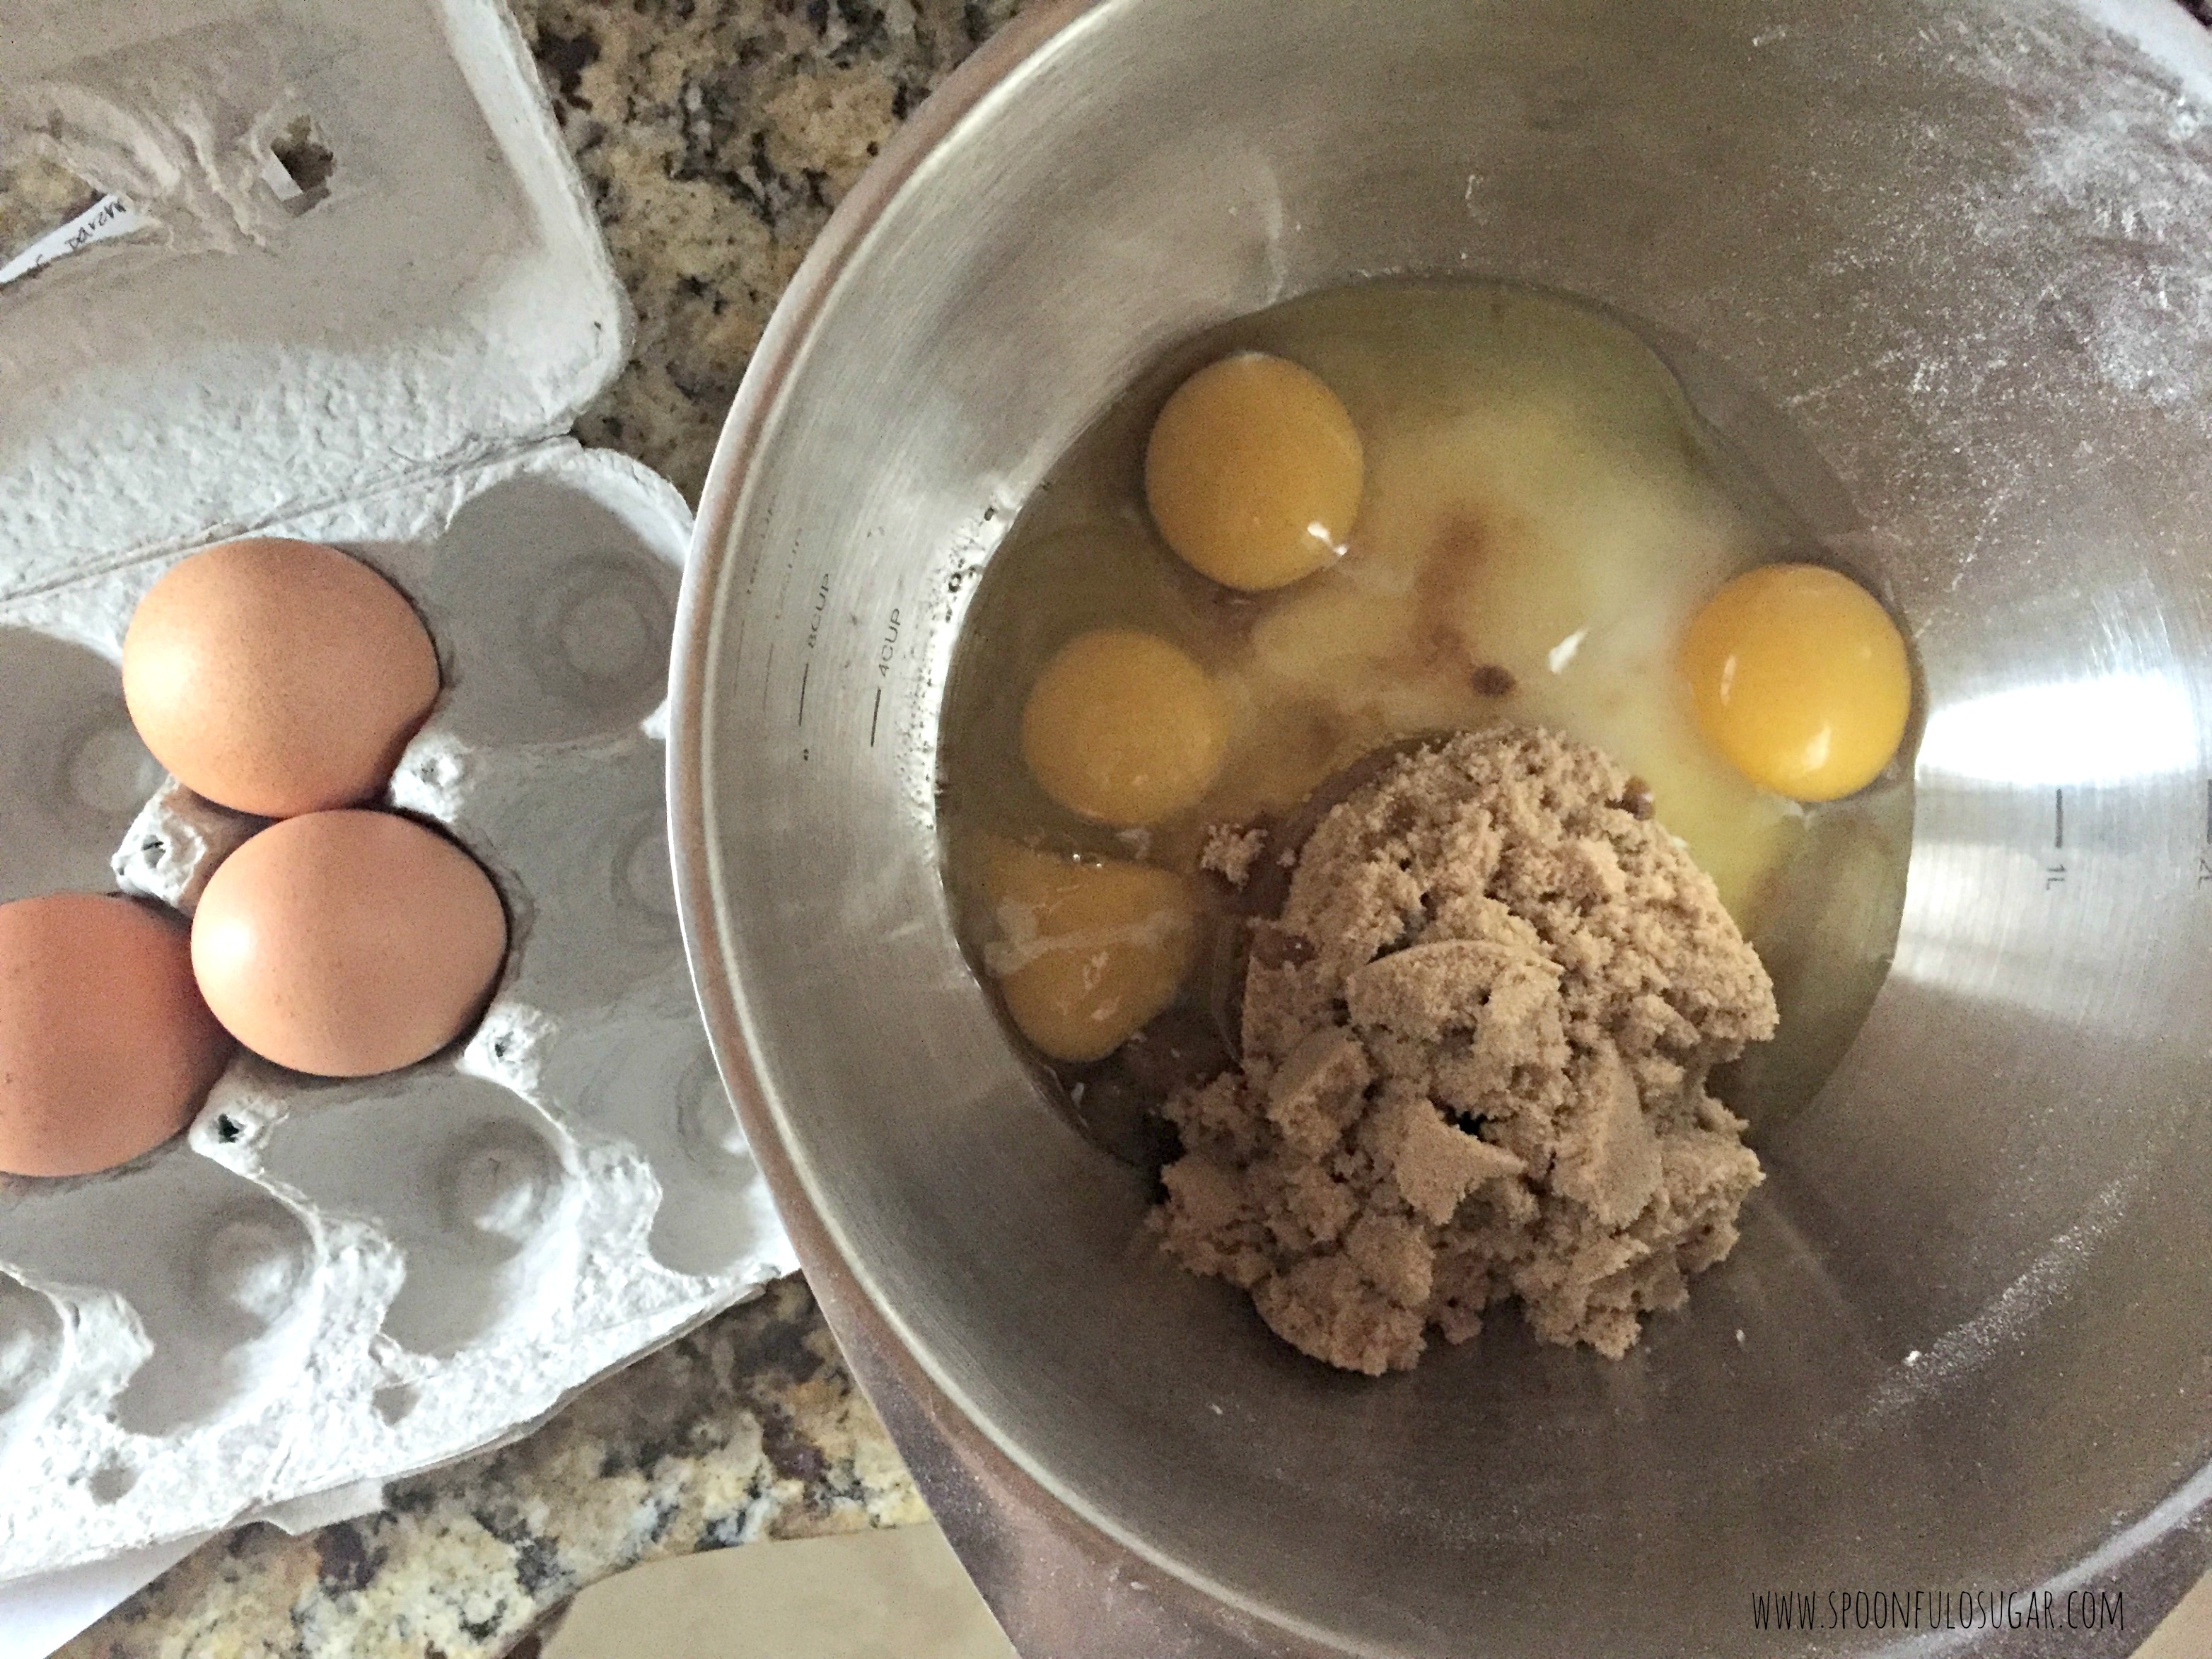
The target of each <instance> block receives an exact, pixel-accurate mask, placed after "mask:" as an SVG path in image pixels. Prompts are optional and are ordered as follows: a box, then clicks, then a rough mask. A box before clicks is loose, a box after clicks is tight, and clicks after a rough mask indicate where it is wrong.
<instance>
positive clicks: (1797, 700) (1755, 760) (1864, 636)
mask: <svg viewBox="0 0 2212 1659" xmlns="http://www.w3.org/2000/svg"><path fill="white" fill-rule="evenodd" d="M1680 664H1681V670H1682V675H1683V678H1684V679H1685V680H1686V682H1687V683H1688V685H1689V689H1690V693H1691V696H1692V698H1693V699H1694V700H1695V702H1696V706H1697V713H1698V724H1699V726H1700V728H1701V729H1702V730H1703V731H1704V732H1705V738H1706V739H1707V741H1709V742H1710V743H1711V744H1712V745H1713V747H1714V748H1716V749H1717V750H1720V752H1721V753H1722V754H1723V755H1724V756H1725V757H1727V758H1728V759H1729V762H1730V763H1732V764H1733V765H1734V766H1735V768H1736V769H1737V770H1739V771H1740V772H1741V773H1742V774H1743V775H1745V776H1746V777H1747V778H1749V779H1750V780H1751V781H1753V783H1756V784H1759V785H1761V786H1762V787H1765V788H1768V789H1771V790H1773V791H1774V792H1775V793H1778V794H1782V795H1788V796H1790V797H1791V798H1792V799H1796V800H1802V801H1823V800H1838V799H1841V798H1842V797H1844V796H1845V795H1848V794H1850V793H1854V792H1855V791H1857V790H1860V789H1863V788H1864V787H1866V786H1867V785H1868V784H1869V783H1871V782H1873V781H1874V780H1875V778H1876V777H1877V776H1879V775H1881V769H1882V768H1884V767H1885V766H1887V765H1888V764H1889V760H1890V757H1891V756H1893V755H1894V754H1895V753H1896V752H1897V745H1898V744H1899V743H1900V742H1901V741H1902V740H1903V739H1904V737H1905V721H1906V720H1907V719H1908V718H1909V717H1910V715H1911V712H1912V674H1911V666H1910V665H1909V664H1908V663H1907V661H1906V659H1905V640H1904V638H1903V636H1902V635H1899V632H1898V630H1897V624H1896V623H1893V622H1892V621H1891V620H1890V617H1889V613H1888V612H1887V611H1884V610H1883V609H1882V608H1881V603H1880V602H1879V601H1878V600H1876V599H1875V597H1874V596H1873V595H1872V594H1871V593H1869V592H1867V591H1866V590H1865V589H1864V588H1863V587H1861V586H1859V585H1858V584H1857V582H1854V581H1852V580H1850V578H1849V577H1847V576H1843V575H1839V574H1837V573H1836V572H1835V571H1832V570H1828V569H1824V568H1821V567H1820V566H1818V565H1809V564H1771V565H1765V566H1763V567H1761V568H1759V569H1756V570H1750V571H1747V572H1745V573H1744V574H1742V575H1741V576H1738V577H1736V578H1735V580H1733V581H1731V582H1729V583H1728V584H1727V585H1726V586H1723V588H1722V589H1721V590H1720V591H1719V592H1717V593H1716V594H1714V595H1713V597H1712V598H1711V599H1709V600H1707V601H1706V602H1705V609H1704V610H1702V611H1699V613H1698V614H1697V616H1696V617H1694V618H1693V619H1692V621H1691V623H1690V627H1689V631H1688V632H1687V633H1686V635H1684V636H1683V640H1682V645H1681V653H1680Z"/></svg>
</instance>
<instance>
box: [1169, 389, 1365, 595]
mask: <svg viewBox="0 0 2212 1659" xmlns="http://www.w3.org/2000/svg"><path fill="white" fill-rule="evenodd" d="M1363 474H1364V459H1363V457H1362V454H1361V451H1360V445H1359V433H1358V428H1355V427H1354V426H1353V425H1352V416H1350V415H1349V414H1347V413H1346V411H1345V407H1344V404H1343V403H1342V401H1341V400H1340V398H1338V397H1337V395H1336V393H1334V392H1332V391H1330V390H1329V389H1328V386H1327V385H1326V384H1324V383H1323V382H1322V380H1320V379H1319V378H1318V377H1316V375H1314V374H1310V373H1309V372H1308V371H1307V370H1305V369H1303V368H1299V367H1298V366H1297V364H1296V363H1294V362H1289V361H1288V360H1286V359H1285V358H1281V357H1270V356H1264V355H1262V354H1261V353H1259V352H1244V353H1241V354H1239V355H1238V356H1234V357H1225V358H1223V359H1222V360H1221V361H1220V362H1217V363H1213V364H1212V365H1210V366H1208V367H1207V368H1201V369H1200V370H1199V372H1198V373H1197V374H1194V375H1192V376H1191V377H1190V379H1188V380H1185V381H1184V382H1183V383H1182V386H1179V387H1177V388H1176V392H1175V395H1174V396H1173V397H1171V398H1169V399H1168V401H1167V404H1166V406H1165V407H1164V408H1163V409H1162V410H1160V413H1159V418H1158V420H1157V421H1156V422H1153V425H1152V439H1151V441H1150V442H1149V443H1147V444H1146V448H1145V500H1146V504H1147V505H1148V506H1149V507H1151V508H1152V521H1153V522H1154V523H1155V524H1157V525H1158V526H1159V529H1160V534H1161V535H1162V536H1163V537H1164V538H1166V540H1167V544H1168V545H1169V546H1170V547H1171V548H1173V549H1174V550H1176V553H1177V554H1178V555H1180V556H1182V559H1183V560H1184V561H1185V562H1187V563H1188V564H1189V565H1190V566H1191V567H1192V568H1194V569H1196V570H1198V571H1199V572H1200V574H1204V575H1207V576H1211V577H1212V579H1213V580H1215V581H1218V582H1220V583H1222V584H1224V585H1225V586H1230V587H1238V588H1243V589H1245V590H1247V591H1248V592H1260V591H1261V590H1263V589H1267V588H1271V587H1281V586H1285V585H1287V584H1288V583H1291V582H1294V581H1296V580H1298V579H1299V578H1300V577H1301V576H1307V575H1310V574H1312V573H1313V572H1315V571H1316V570H1318V569H1320V568H1322V566H1323V565H1325V564H1327V563H1328V562H1329V561H1330V560H1332V559H1334V558H1335V557H1336V556H1337V555H1338V554H1340V553H1341V552H1342V551H1343V550H1344V544H1345V539H1346V537H1348V536H1349V535H1350V534H1351V533H1352V520H1353V519H1354V518H1355V517H1357V516H1358V512H1359V494H1360V489H1361V485H1362V482H1363Z"/></svg>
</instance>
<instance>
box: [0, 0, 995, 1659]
mask: <svg viewBox="0 0 2212 1659" xmlns="http://www.w3.org/2000/svg"><path fill="white" fill-rule="evenodd" d="M512 3H514V5H515V9H516V11H517V14H518V15H519V16H520V19H521V21H522V24H523V27H524V30H525V32H526V33H527V34H529V35H530V36H531V37H532V39H533V40H534V41H535V42H536V46H537V51H538V63H539V66H540V68H541V70H543V72H544V77H545V81H546V84H547V88H548V89H549V90H550V93H551V94H552V95H553V99H554V102H555V106H556V108H557V110H558V111H559V112H560V116H561V122H562V130H563V131H564V133H565V134H566V136H567V138H568V144H569V147H570V149H572V150H573V151H574V154H575V155H576V158H577V161H578V164H579V166H580V167H581V168H582V170H583V173H584V176H585V178H586V180H587V181H588V182H589V184H590V186H591V189H592V194H593V197H594V198H595V200H596V201H597V203H598V205H599V215H600V219H601V222H602V223H603V224H604V225H605V229H606V233H607V239H608V241H609V243H610V244H611V246H612V248H613V250H614V257H615V264H616V268H617V270H618V271H619V272H620V273H621V276H622V278H623V283H624V284H625V285H626V286H627V288H628V289H629V294H630V296H631V299H632V301H633V302H634V304H635V307H636V309H637V314H638V338H637V348H636V351H635V356H633V358H632V360H631V362H630V363H629V367H628V368H627V369H626V370H625V371H624V372H623V375H622V376H621V378H620V379H619V380H617V383H616V384H615V385H614V386H612V387H611V389H610V390H609V392H607V394H606V395H605V397H604V398H601V399H600V400H599V403H598V404H596V405H595V406H594V407H593V408H592V409H591V410H588V411H587V412H586V415H585V416H584V417H583V418H582V419H581V420H580V422H578V428H577V429H578V432H579V435H580V436H582V437H583V438H584V439H585V441H586V442H590V443H594V444H603V445H605V446H608V447H611V448H616V449H620V450H623V451H626V452H627V453H629V454H632V455H635V456H636V457H637V458H638V459H641V460H642V461H644V462H645V463H646V464H647V465H649V466H652V467H653V468H654V469H656V470H657V471H660V472H663V473H665V474H666V475H667V476H668V477H671V478H672V479H674V480H675V482H676V483H677V484H678V486H679V487H680V488H682V489H683V490H684V493H685V495H688V496H690V497H691V498H692V499H693V500H695V501H696V499H697V495H698V490H699V486H700V484H701V483H702V480H703V479H704V477H705V476H706V471H707V463H708V458H709V457H710V456H711V454H712V453H713V450H714V439H715V436H716V435H717V434H718V433H719V432H720V428H721V422H722V416H723V414H724V412H725V410H726V409H727V407H728V404H729V401H730V398H731V396H732V393H734V392H735V391H736V390H737V386H738V379H739V377H740V376H741V375H742V374H744V367H745V362H746V359H747V357H748V356H750V352H751V350H752V348H753V345H754V343H755V342H757V340H758V339H759V337H760V333H761V330H762V328H763V326H764V325H766V323H767V321H768V316H769V312H770V310H772V309H773V308H774V307H775V301H776V298H777V296H778V295H781V292H782V291H783V287H784V284H785V283H787V282H788V281H789V280H790V277H791V274H792V272H793V270H795V269H797V267H798V264H799V260H800V259H801V258H803V257H804V256H805V252H806V249H807V246H808V245H809V244H810V243H811V241H812V240H813V238H814V236H815V234H816V233H817V231H819V230H820V228H821V227H822V224H823V221H824V220H826V219H827V218H828V217H829V210H830V209H831V208H833V207H834V206H835V205H836V202H837V199H838V197H840V196H841V195H842V193H843V191H845V190H846V189H847V188H848V186H849V185H851V183H852V181H853V180H854V179H855V178H856V177H858V176H859V174H860V170H861V169H862V168H863V167H866V165H867V162H868V160H869V158H870V157H871V156H872V155H873V154H874V153H875V151H876V149H878V146H879V145H880V144H881V143H882V142H883V140H884V137H886V136H887V135H888V134H889V133H890V131H891V130H892V129H893V127H894V126H896V124H897V122H898V120H899V119H900V118H902V116H903V115H904V114H905V113H906V112H907V111H908V109H909V108H911V107H912V106H914V105H915V104H917V103H919V102H920V101H921V99H922V98H923V97H924V96H926V95H927V93H928V91H929V90H930V88H932V87H933V85H935V83H936V82H938V81H939V79H941V78H942V77H943V76H944V75H945V72H946V71H947V70H950V69H951V67H952V65H953V64H956V63H957V62H958V61H959V60H960V59H961V58H963V57H965V56H966V55H967V53H968V52H969V51H970V50H972V49H973V48H974V46H975V44H976V43H977V42H978V41H979V40H981V39H982V38H983V37H984V36H986V35H987V34H988V33H990V32H991V31H992V30H993V29H994V28H995V27H998V25H999V24H1000V23H1001V22H1003V21H1005V20H1006V18H1007V17H1008V16H1010V15H1012V13H1013V12H1014V11H1015V10H1017V9H1018V4H1019V0H965V3H963V0H884V3H881V4H878V3H872V0H512ZM11 183H12V185H13V186H14V188H12V189H9V190H5V191H0V200H4V201H5V202H6V204H8V205H9V208H10V210H11V211H12V213H13V214H14V216H16V217H21V218H24V219H25V220H26V222H25V223H24V224H22V225H20V226H16V225H11V224H9V223H6V222H0V234H9V233H11V232H18V231H20V232H21V233H22V234H25V235H28V234H36V231H37V230H39V229H42V228H45V224H46V223H50V222H52V218H50V217H48V216H47V210H46V207H45V206H44V205H43V204H44V203H45V198H46V196H49V195H51V196H53V197H55V204H54V207H53V210H52V217H59V216H63V215H64V213H65V212H66V211H67V210H69V209H70V206H71V203H70V200H69V199H68V198H69V192H70V189H71V187H72V181H70V179H68V178H67V177H66V175H58V176H57V177H56V178H54V179H15V180H13V181H11ZM40 186H43V187H44V188H43V189H41V188H39V187H40ZM80 205H81V204H80ZM33 216H35V217H37V218H39V219H40V220H41V221H43V222H40V223H38V224H35V225H34V224H32V223H30V222H28V221H29V219H30V218H31V217H33ZM390 1497H391V1507H390V1508H389V1509H388V1510H386V1511H385V1512H384V1513H382V1514H380V1515H376V1516H368V1517H364V1518H362V1519H361V1520H356V1521H349V1522H341V1523H339V1524H338V1525H336V1526H331V1527H327V1528H323V1529H322V1530H321V1531H319V1532H317V1533H313V1534H307V1535H305V1536H302V1537H298V1538H292V1537H288V1536H286V1535H285V1534H282V1533H279V1532H277V1531H276V1530H274V1529H273V1528H267V1527H252V1528H246V1529H244V1530H243V1531H240V1532H238V1533H235V1534H231V1535H229V1536H228V1537H226V1538H222V1539H218V1540H216V1541H214V1542H212V1543H210V1544H209V1545H207V1546H206V1547H204V1548H202V1549H201V1550H199V1551H198V1552H197V1553H195V1554H194V1555H192V1556H191V1557H189V1558H187V1559H185V1560H184V1561H183V1562H181V1563H179V1565H177V1566H176V1567H174V1568H173V1569H172V1570H171V1571H169V1572H168V1573H167V1574H166V1575H165V1576H164V1577H161V1579H159V1580H157V1581H156V1582H155V1583H153V1584H151V1585H149V1586H148V1587H147V1589H144V1590H143V1591H142V1592H140V1593H139V1594H138V1595H137V1596H134V1597H133V1598H132V1599H131V1601H129V1602H127V1603H126V1604H125V1606H124V1607H120V1608H118V1610H117V1611H116V1612H115V1613H112V1614H111V1615H110V1616H109V1617H108V1618H107V1619H106V1620H102V1621H101V1622H100V1624H99V1625H97V1626H94V1628H93V1629H92V1630H90V1631H88V1632H86V1633H85V1634H84V1635H82V1636H81V1637H79V1638H77V1639H76V1641H75V1642H73V1643H71V1644H70V1645H69V1646H68V1647H66V1648H65V1649H64V1650H63V1653H64V1656H67V1659H335V1656H339V1655H343V1656H346V1659H490V1656H495V1655H500V1654H504V1653H508V1652H510V1651H513V1652H517V1653H518V1654H520V1653H522V1652H526V1651H528V1650H529V1649H530V1648H531V1647H532V1645H533V1644H532V1642H531V1641H530V1639H529V1638H528V1636H527V1632H528V1631H529V1629H530V1627H531V1626H532V1623H533V1622H534V1621H536V1620H538V1617H539V1616H540V1615H541V1614H542V1613H544V1612H545V1611H546V1610H548V1609H550V1608H551V1607H555V1606H556V1605H558V1604H559V1603H560V1602H561V1601H563V1600H565V1599H566V1598H567V1597H568V1595H571V1594H573V1593H574V1591H575V1590H577V1589H580V1588H581V1587H582V1586H583V1585H585V1584H587V1583H592V1582H593V1581H594V1580H596V1579H599V1578H602V1577H605V1576H607V1575H608V1574H610V1573H612V1572H615V1571H619V1570H620V1569H622V1568H623V1567H625V1566H629V1565H633V1564H635V1563H636V1562H639V1561H642V1560H647V1559H651V1558H653V1557H655V1556H659V1555H668V1554H674V1553H682V1552H687V1551H692V1550H700V1549H711V1548H718V1547H725V1546H728V1545H732V1544H742V1543H745V1542H748V1541H752V1540H754V1539H758V1538H786V1537H802V1536H811V1535H818V1534H825V1533H835V1532H844V1531H852V1530H855V1529H858V1528H864V1527H869V1526H895V1525H900V1524H903V1523H906V1522H913V1521H917V1520H920V1519H921V1518H923V1516H925V1515H926V1513H927V1512H926V1510H924V1509H923V1507H922V1504H921V1499H920V1498H918V1497H917V1496H916V1495H915V1490H914V1487H913V1485H912V1483H911V1482H910V1481H909V1480H908V1477H907V1474H906V1471H905V1469H904V1468H903V1467H902V1464H901V1463H900V1462H899V1459H898V1455H897V1453H896V1451H895V1450H894V1449H892V1446H891V1444H890V1439H889V1437H887V1436H885V1434H884V1431H883V1428H882V1425H880V1424H879V1423H878V1421H877V1420H876V1418H875V1416H874V1414H873V1413H872V1412H871V1411H870V1410H869V1409H868V1407H867V1403H866V1401H864V1400H863V1399H861V1398H860V1395H858V1394H857V1393H856V1391H855V1390H854V1387H853V1384H852V1382H851V1379H850V1378H849V1377H848V1376H847V1375H846V1372H845V1370H844V1367H843V1364H842V1362H841V1361H840V1360H839V1358H838V1357H837V1353H836V1345H835V1344H834V1343H833V1342H832V1340H831V1339H830V1337H829V1332H828V1331H827V1329H826V1328H824V1327H823V1324H822V1322H821V1319H820V1317H819V1316H818V1315H817V1313H816V1312H815V1310H814V1305H813V1303H812V1301H811V1298H810V1297H808V1296H807V1294H806V1291H805V1287H804V1286H803V1285H801V1284H799V1282H798V1281H797V1280H795V1279H792V1280H786V1281H784V1282H783V1283H781V1284H780V1285H775V1286H774V1287H772V1288H771V1289H770V1290H769V1292H768V1293H767V1294H766V1295H765V1296H763V1297H761V1298H759V1299H757V1300H756V1301H754V1302H752V1303H750V1304H747V1305H745V1306H744V1307H740V1308H738V1309H734V1310H732V1311H730V1312H729V1313H726V1314H724V1315H723V1316H720V1318H718V1319H716V1320H714V1321H712V1322H709V1323H708V1324H707V1325H705V1326H703V1327H702V1328H700V1329H699V1330H697V1331H696V1332H694V1333H692V1334H690V1336H688V1337H686V1338H684V1339H683V1340H680V1341H678V1342H677V1343H675V1344H673V1345H672V1346H670V1347H667V1348H665V1349H664V1350H662V1351H661V1352H659V1353H657V1354H654V1355H652V1356H650V1357H649V1358H647V1359H645V1360H643V1361H641V1363H639V1364H636V1365H635V1366H633V1367H631V1368H630V1369H629V1370H626V1371H623V1372H621V1373H619V1374H617V1376H612V1377H611V1378H608V1379H607V1380H605V1381H604V1382H602V1383H599V1384H598V1385H597V1386H595V1387H593V1388H592V1389H589V1390H588V1391H586V1393H585V1394H584V1395H581V1396H580V1397H579V1398H578V1399H577V1400H576V1401H574V1402H573V1403H572V1404H570V1405H569V1407H568V1408H567V1409H565V1410H564V1411H562V1413H560V1414H559V1415H558V1416H556V1418H555V1419H553V1420H552V1421H550V1423H548V1424H547V1425H544V1427H543V1428H541V1429H540V1430H538V1431H537V1432H536V1433H535V1434H532V1435H531V1436H530V1437H527V1438H526V1439H524V1440H521V1441H519V1442H517V1443H515V1444H513V1445H512V1446H509V1447H507V1448H504V1449H501V1450H499V1451H495V1452H492V1453H489V1454H487V1455H483V1456H479V1457H476V1458H472V1459H471V1460H469V1461H468V1462H464V1463H461V1464H458V1465H456V1466H454V1467H453V1468H447V1469H444V1470H441V1471H438V1472H436V1473H435V1474H428V1475H424V1476H421V1477H419V1478H416V1479H415V1480H407V1481H404V1482H401V1483H399V1484H398V1485H397V1486H394V1487H393V1488H392V1492H391V1494H390ZM518 1644H520V1646H519V1647H518Z"/></svg>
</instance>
